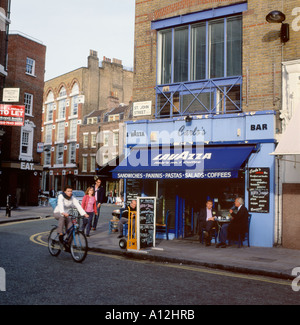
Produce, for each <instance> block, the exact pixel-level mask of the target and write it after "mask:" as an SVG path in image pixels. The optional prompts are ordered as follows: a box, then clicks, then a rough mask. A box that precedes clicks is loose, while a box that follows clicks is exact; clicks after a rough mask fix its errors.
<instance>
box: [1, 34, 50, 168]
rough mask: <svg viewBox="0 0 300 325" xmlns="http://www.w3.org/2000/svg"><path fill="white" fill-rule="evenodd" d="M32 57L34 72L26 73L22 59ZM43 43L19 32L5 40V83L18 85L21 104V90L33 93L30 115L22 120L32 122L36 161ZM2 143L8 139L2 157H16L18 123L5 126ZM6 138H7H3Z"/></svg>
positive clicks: (18, 143) (24, 60) (18, 142)
mask: <svg viewBox="0 0 300 325" xmlns="http://www.w3.org/2000/svg"><path fill="white" fill-rule="evenodd" d="M27 57H30V58H31V59H33V60H35V63H36V65H35V75H34V76H30V75H28V74H26V73H25V72H26V59H27ZM45 58H46V47H45V46H44V45H42V44H40V43H39V42H35V41H34V40H31V39H28V38H26V37H23V36H21V35H9V42H8V76H7V78H6V82H5V87H7V88H9V87H12V88H20V102H19V103H15V104H19V105H24V94H25V93H29V94H31V95H33V110H32V115H26V116H25V120H29V121H31V122H33V123H34V124H35V126H36V127H35V129H34V139H33V160H34V162H35V163H39V161H40V154H38V153H37V152H36V151H37V150H36V148H37V143H38V142H40V139H41V121H42V107H43V88H44V73H45ZM5 131H6V132H7V134H6V135H5V140H4V141H5V143H11V145H10V150H9V147H8V146H5V150H4V153H3V158H4V159H7V160H19V154H20V138H21V133H20V132H21V128H20V127H5ZM7 141H8V142H7Z"/></svg>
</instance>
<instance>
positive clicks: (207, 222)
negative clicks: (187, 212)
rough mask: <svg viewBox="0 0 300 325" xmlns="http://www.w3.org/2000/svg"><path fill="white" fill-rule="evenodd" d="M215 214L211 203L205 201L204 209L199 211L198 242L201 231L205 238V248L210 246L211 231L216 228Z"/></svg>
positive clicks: (210, 201)
mask: <svg viewBox="0 0 300 325" xmlns="http://www.w3.org/2000/svg"><path fill="white" fill-rule="evenodd" d="M216 216H217V212H216V210H215V209H213V201H212V200H207V202H206V208H205V209H201V210H200V217H199V219H200V221H199V222H200V237H199V239H200V241H201V240H202V230H203V235H204V238H205V246H210V244H211V237H212V231H213V228H214V227H217V222H216V220H215V218H216Z"/></svg>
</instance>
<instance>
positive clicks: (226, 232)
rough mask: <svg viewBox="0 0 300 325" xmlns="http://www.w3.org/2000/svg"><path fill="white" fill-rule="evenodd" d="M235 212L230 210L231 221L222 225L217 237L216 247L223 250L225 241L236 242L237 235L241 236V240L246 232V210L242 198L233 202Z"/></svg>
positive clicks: (247, 214)
mask: <svg viewBox="0 0 300 325" xmlns="http://www.w3.org/2000/svg"><path fill="white" fill-rule="evenodd" d="M234 205H235V207H236V210H237V212H236V213H234V211H233V210H230V211H229V212H230V214H231V216H232V219H231V221H230V223H229V224H227V225H224V226H223V227H222V229H221V232H220V235H219V242H220V243H219V244H218V245H217V246H216V247H217V248H218V247H221V248H225V247H226V240H227V239H229V240H238V237H239V235H241V236H242V240H243V238H244V236H245V233H246V232H247V230H248V216H249V213H248V210H247V208H246V207H245V206H244V200H243V199H242V198H240V197H239V198H237V199H236V200H235V202H234Z"/></svg>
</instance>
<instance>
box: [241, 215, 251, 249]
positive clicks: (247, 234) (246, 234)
mask: <svg viewBox="0 0 300 325" xmlns="http://www.w3.org/2000/svg"><path fill="white" fill-rule="evenodd" d="M251 217H252V215H251V214H249V216H248V230H247V231H246V233H245V236H243V235H242V234H239V240H238V247H239V248H240V247H243V243H244V241H247V242H248V247H250V224H251ZM243 237H244V238H243Z"/></svg>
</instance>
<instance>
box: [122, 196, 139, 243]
mask: <svg viewBox="0 0 300 325" xmlns="http://www.w3.org/2000/svg"><path fill="white" fill-rule="evenodd" d="M129 211H130V212H136V200H132V201H131V203H130V204H129V205H128V207H127V208H126V209H125V210H124V211H123V212H122V217H121V219H120V220H119V222H118V230H119V236H118V238H122V237H124V236H123V225H124V224H126V223H128V218H129V216H128V212H129ZM132 229H135V220H133V225H132Z"/></svg>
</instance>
